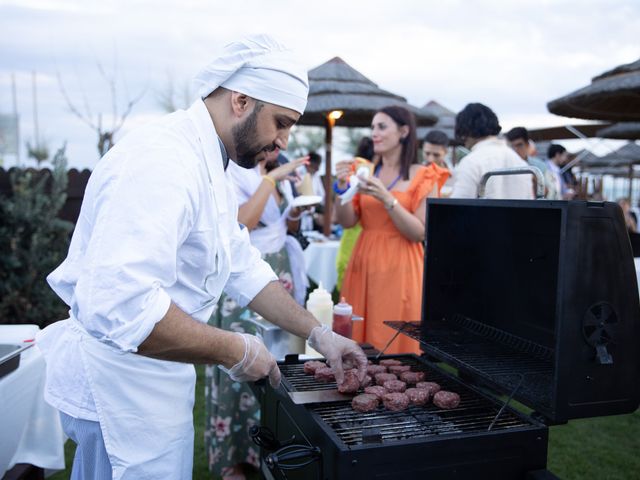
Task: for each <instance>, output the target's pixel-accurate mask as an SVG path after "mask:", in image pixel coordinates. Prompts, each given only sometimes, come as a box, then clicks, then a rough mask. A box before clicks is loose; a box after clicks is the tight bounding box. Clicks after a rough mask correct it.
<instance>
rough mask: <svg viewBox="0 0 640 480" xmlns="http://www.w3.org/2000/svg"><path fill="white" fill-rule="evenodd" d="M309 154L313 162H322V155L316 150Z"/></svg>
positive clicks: (318, 163)
mask: <svg viewBox="0 0 640 480" xmlns="http://www.w3.org/2000/svg"><path fill="white" fill-rule="evenodd" d="M307 155H309V161H310V162H311V163H315V164H316V165H320V163H322V157H321V156H320V155H319V154H317V153H316V152H309V153H308V154H307Z"/></svg>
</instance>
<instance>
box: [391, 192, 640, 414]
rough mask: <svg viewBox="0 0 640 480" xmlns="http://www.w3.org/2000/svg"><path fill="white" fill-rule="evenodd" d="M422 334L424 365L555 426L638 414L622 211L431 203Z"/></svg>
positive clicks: (637, 357) (632, 289)
mask: <svg viewBox="0 0 640 480" xmlns="http://www.w3.org/2000/svg"><path fill="white" fill-rule="evenodd" d="M426 245H427V248H426V253H425V273H424V281H423V307H422V322H421V324H418V323H413V324H409V325H403V323H402V322H387V323H388V324H389V325H390V326H392V327H394V328H396V329H400V328H402V330H403V332H402V333H405V334H408V335H409V336H411V337H412V338H415V339H417V340H419V341H420V342H421V345H422V348H423V350H424V351H425V352H427V353H428V354H429V355H432V356H433V357H435V358H438V359H440V360H442V361H444V362H447V363H449V364H451V365H453V366H455V367H457V368H458V369H460V370H463V371H464V372H465V373H467V374H470V375H472V376H473V377H474V378H476V379H477V380H478V381H480V382H481V383H484V384H488V385H490V386H491V387H493V388H495V389H496V390H497V391H499V392H501V393H506V394H512V393H513V394H514V398H515V399H517V400H518V401H520V402H522V403H523V404H525V405H527V406H529V407H531V408H533V409H534V410H537V411H538V412H539V413H541V414H543V415H544V416H545V417H547V419H548V420H549V421H550V422H551V423H562V422H566V421H567V420H568V419H571V418H582V417H593V416H600V415H613V414H620V413H629V412H633V411H635V410H636V409H637V408H638V405H639V404H640V384H638V382H637V378H638V377H639V376H640V349H638V348H636V346H637V345H638V343H639V341H640V306H639V301H638V289H637V283H636V276H635V268H634V264H633V257H632V253H631V246H630V243H629V237H628V234H627V232H626V228H625V224H624V219H623V216H622V212H621V210H620V208H619V207H618V205H617V204H614V203H609V202H601V203H591V202H583V201H572V202H556V201H510V200H461V199H460V200H458V199H455V200H454V199H429V201H428V206H427V225H426Z"/></svg>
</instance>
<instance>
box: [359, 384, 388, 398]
mask: <svg viewBox="0 0 640 480" xmlns="http://www.w3.org/2000/svg"><path fill="white" fill-rule="evenodd" d="M364 393H369V394H371V395H375V396H376V397H378V399H379V400H382V396H383V395H385V394H387V393H389V392H387V389H386V388H384V387H381V386H380V385H371V386H370V387H367V388H365V389H364Z"/></svg>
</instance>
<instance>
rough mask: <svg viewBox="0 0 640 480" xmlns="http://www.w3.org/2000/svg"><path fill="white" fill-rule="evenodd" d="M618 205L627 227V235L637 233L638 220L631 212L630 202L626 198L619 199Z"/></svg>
mask: <svg viewBox="0 0 640 480" xmlns="http://www.w3.org/2000/svg"><path fill="white" fill-rule="evenodd" d="M618 205H620V208H622V214H623V215H624V223H625V224H626V225H627V230H628V231H629V233H637V231H638V219H637V217H636V214H635V213H633V212H632V211H631V202H630V201H629V199H628V198H619V199H618Z"/></svg>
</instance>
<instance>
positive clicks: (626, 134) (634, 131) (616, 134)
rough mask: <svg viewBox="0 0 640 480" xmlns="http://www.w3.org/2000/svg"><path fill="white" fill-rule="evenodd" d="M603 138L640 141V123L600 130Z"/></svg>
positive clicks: (600, 135) (624, 123)
mask: <svg viewBox="0 0 640 480" xmlns="http://www.w3.org/2000/svg"><path fill="white" fill-rule="evenodd" d="M598 136H599V137H602V138H619V139H622V140H640V122H622V123H616V124H614V125H611V126H610V127H606V128H603V129H602V130H598Z"/></svg>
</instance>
